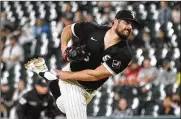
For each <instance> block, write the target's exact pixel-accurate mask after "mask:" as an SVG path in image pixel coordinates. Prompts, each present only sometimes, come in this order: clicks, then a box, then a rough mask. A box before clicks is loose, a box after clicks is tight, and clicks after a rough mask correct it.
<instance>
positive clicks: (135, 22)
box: [123, 18, 140, 27]
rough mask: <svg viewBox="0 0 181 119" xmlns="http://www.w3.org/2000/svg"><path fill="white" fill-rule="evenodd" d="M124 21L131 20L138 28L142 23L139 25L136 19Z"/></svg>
mask: <svg viewBox="0 0 181 119" xmlns="http://www.w3.org/2000/svg"><path fill="white" fill-rule="evenodd" d="M123 20H129V21H132V22H133V23H134V25H135V26H136V27H138V26H140V23H139V22H138V21H137V20H135V19H129V18H125V19H123Z"/></svg>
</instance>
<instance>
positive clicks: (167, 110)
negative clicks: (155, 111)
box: [159, 96, 174, 115]
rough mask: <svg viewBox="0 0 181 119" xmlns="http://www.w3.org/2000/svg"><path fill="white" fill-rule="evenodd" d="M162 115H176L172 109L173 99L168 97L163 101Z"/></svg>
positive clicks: (160, 112)
mask: <svg viewBox="0 0 181 119" xmlns="http://www.w3.org/2000/svg"><path fill="white" fill-rule="evenodd" d="M159 114H160V115H174V108H173V107H172V100H171V97H169V96H167V97H166V98H165V99H164V100H163V105H162V106H161V107H160V111H159Z"/></svg>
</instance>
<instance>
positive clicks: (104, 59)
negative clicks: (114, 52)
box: [102, 55, 111, 62]
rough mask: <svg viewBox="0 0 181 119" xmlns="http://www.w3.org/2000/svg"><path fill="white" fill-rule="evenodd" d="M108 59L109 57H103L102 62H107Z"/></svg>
mask: <svg viewBox="0 0 181 119" xmlns="http://www.w3.org/2000/svg"><path fill="white" fill-rule="evenodd" d="M110 58H111V56H110V55H105V56H104V57H103V58H102V60H103V61H104V62H105V61H107V60H108V59H110Z"/></svg>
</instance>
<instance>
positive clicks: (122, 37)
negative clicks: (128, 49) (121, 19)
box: [115, 28, 131, 40]
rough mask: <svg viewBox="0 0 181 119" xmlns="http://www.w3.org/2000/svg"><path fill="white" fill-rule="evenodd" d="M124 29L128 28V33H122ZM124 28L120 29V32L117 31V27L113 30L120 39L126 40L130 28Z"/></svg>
mask: <svg viewBox="0 0 181 119" xmlns="http://www.w3.org/2000/svg"><path fill="white" fill-rule="evenodd" d="M124 30H128V32H129V33H128V35H127V34H124V33H123V32H124ZM124 30H122V32H119V31H118V28H116V30H115V32H116V34H117V35H118V36H119V37H120V38H121V39H122V40H127V39H128V37H129V35H130V32H131V30H130V29H124Z"/></svg>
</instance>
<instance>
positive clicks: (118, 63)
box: [112, 60, 121, 68]
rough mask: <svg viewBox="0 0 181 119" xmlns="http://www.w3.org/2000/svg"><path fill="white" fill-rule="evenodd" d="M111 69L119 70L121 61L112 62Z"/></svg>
mask: <svg viewBox="0 0 181 119" xmlns="http://www.w3.org/2000/svg"><path fill="white" fill-rule="evenodd" d="M112 67H114V68H120V67H121V61H118V60H113V62H112Z"/></svg>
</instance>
